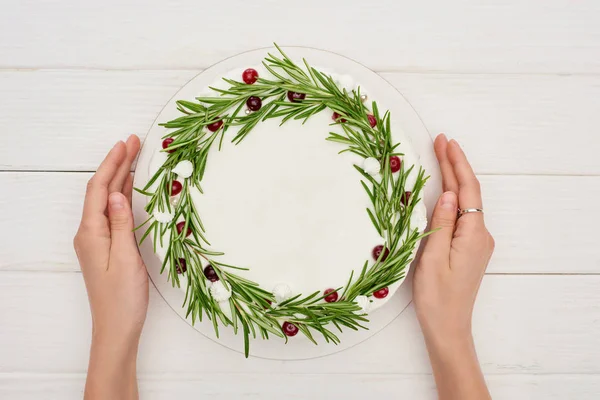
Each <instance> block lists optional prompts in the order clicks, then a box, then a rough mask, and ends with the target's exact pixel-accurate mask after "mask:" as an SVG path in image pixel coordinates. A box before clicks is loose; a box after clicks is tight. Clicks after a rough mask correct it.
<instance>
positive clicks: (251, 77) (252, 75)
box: [242, 68, 258, 85]
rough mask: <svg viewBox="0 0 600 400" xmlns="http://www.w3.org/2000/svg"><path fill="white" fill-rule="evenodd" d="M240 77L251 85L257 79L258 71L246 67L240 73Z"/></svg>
mask: <svg viewBox="0 0 600 400" xmlns="http://www.w3.org/2000/svg"><path fill="white" fill-rule="evenodd" d="M242 79H243V80H244V83H247V84H248V85H252V84H253V83H254V82H256V81H257V80H258V72H257V71H256V70H255V69H253V68H248V69H247V70H245V71H244V72H243V73H242Z"/></svg>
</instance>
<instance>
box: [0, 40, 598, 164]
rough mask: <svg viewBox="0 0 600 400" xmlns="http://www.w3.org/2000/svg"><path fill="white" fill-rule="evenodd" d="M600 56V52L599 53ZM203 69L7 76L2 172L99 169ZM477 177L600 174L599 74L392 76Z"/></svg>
mask: <svg viewBox="0 0 600 400" xmlns="http://www.w3.org/2000/svg"><path fill="white" fill-rule="evenodd" d="M599 54H600V52H599ZM195 74H196V71H110V72H107V71H47V70H46V71H4V72H0V88H2V90H0V126H2V129H3V130H2V131H3V134H4V135H6V136H7V137H10V143H11V146H1V147H0V169H5V170H23V169H26V170H59V171H62V170H87V171H90V170H94V169H95V168H96V167H97V165H98V163H99V162H100V161H101V160H102V158H103V157H104V155H105V153H106V151H107V149H109V148H110V147H111V146H112V145H113V144H114V143H115V142H116V141H117V140H120V139H124V138H125V137H127V135H129V134H131V133H136V134H138V135H141V136H142V137H143V136H144V135H145V134H146V132H147V131H148V129H149V127H150V125H151V124H152V122H153V121H154V119H155V118H156V116H157V115H158V113H159V112H160V110H161V109H162V107H163V106H164V104H165V103H166V102H167V101H168V99H169V98H171V96H173V94H174V93H175V92H176V91H177V90H178V89H179V88H180V87H181V86H182V85H184V84H185V83H186V82H187V81H188V80H189V79H191V78H192V77H193V76H194V75H195ZM383 76H384V78H386V79H387V80H388V81H390V82H391V83H392V84H393V85H395V86H396V87H397V88H398V89H399V90H400V92H402V93H403V94H404V95H405V97H406V98H407V99H408V101H409V102H410V103H411V104H412V105H413V106H414V107H415V109H416V111H417V113H418V114H419V115H420V116H421V118H422V119H423V122H424V124H425V126H426V127H427V128H428V130H429V131H430V132H431V133H432V135H435V134H437V133H439V132H446V133H448V134H449V135H450V136H452V137H455V138H457V139H458V140H459V141H460V142H461V143H462V144H463V145H464V147H465V149H466V150H467V152H468V155H469V157H470V159H471V161H472V163H473V165H474V167H475V169H476V171H477V172H478V173H485V174H507V173H508V174H577V175H582V174H583V175H590V174H596V175H597V174H600V163H599V162H598V161H597V154H598V153H600V135H597V134H596V132H597V127H598V126H600V113H598V112H597V110H598V109H600V76H554V75H536V76H530V75H469V74H468V75H464V74H450V75H449V74H406V73H386V74H383Z"/></svg>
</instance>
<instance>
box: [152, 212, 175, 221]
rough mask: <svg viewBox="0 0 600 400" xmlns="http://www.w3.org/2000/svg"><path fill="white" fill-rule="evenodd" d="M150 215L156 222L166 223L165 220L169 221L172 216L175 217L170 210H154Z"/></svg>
mask: <svg viewBox="0 0 600 400" xmlns="http://www.w3.org/2000/svg"><path fill="white" fill-rule="evenodd" d="M152 215H153V216H154V219H155V220H157V221H158V222H160V223H161V224H166V223H167V222H171V220H172V219H173V217H175V215H174V214H173V213H171V212H168V211H165V212H162V211H158V210H156V211H154V212H153V213H152Z"/></svg>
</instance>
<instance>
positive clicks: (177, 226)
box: [175, 221, 192, 237]
mask: <svg viewBox="0 0 600 400" xmlns="http://www.w3.org/2000/svg"><path fill="white" fill-rule="evenodd" d="M184 226H185V221H181V222H178V223H177V225H175V227H176V228H177V234H178V235H181V232H183V227H184ZM191 234H192V228H190V227H189V226H188V228H187V233H186V234H185V236H186V237H188V236H190V235H191Z"/></svg>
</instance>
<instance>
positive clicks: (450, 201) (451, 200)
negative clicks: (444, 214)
mask: <svg viewBox="0 0 600 400" xmlns="http://www.w3.org/2000/svg"><path fill="white" fill-rule="evenodd" d="M440 206H441V207H442V208H443V209H446V210H456V207H457V205H456V195H455V194H454V192H446V193H444V194H443V195H442V199H441V200H440Z"/></svg>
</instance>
